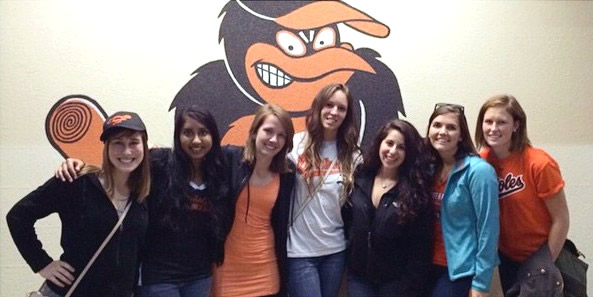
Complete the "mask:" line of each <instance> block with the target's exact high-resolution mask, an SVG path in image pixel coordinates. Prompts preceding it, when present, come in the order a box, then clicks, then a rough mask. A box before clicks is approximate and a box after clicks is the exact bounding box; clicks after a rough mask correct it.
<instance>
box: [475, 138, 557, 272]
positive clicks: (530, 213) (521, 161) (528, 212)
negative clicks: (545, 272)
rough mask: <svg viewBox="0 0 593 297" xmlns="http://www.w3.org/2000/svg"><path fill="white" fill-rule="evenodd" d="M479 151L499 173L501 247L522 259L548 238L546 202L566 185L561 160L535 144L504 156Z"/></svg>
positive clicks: (506, 252)
mask: <svg viewBox="0 0 593 297" xmlns="http://www.w3.org/2000/svg"><path fill="white" fill-rule="evenodd" d="M480 155H481V156H482V158H484V159H486V160H487V161H488V163H490V164H491V165H492V166H493V167H494V169H495V170H496V174H497V175H498V192H499V196H498V197H499V200H498V201H499V207H500V244H499V249H500V251H501V252H502V253H503V254H504V255H505V256H507V257H509V258H510V259H512V260H513V261H518V262H523V261H525V260H526V259H527V258H528V257H529V256H530V255H531V254H533V253H534V252H535V251H537V250H538V249H539V247H540V246H541V245H542V244H544V243H545V242H547V240H548V235H549V233H550V227H551V225H552V220H551V218H550V214H549V212H548V209H547V208H546V204H545V202H546V200H548V199H550V198H552V197H553V196H554V195H555V194H557V193H558V192H560V191H561V190H562V189H563V188H564V180H563V179H562V175H561V174H560V168H559V166H558V163H556V161H555V160H554V159H552V157H550V156H549V155H548V154H547V153H546V152H544V151H543V150H541V149H537V148H533V147H527V148H525V149H524V150H523V151H520V152H513V153H512V154H511V155H509V156H508V157H507V158H505V159H504V160H499V159H498V158H497V157H496V155H495V154H494V152H492V151H491V150H490V149H485V150H483V151H482V152H481V153H480Z"/></svg>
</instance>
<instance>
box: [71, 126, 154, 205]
mask: <svg viewBox="0 0 593 297" xmlns="http://www.w3.org/2000/svg"><path fill="white" fill-rule="evenodd" d="M119 130H120V131H116V132H114V133H111V134H110V135H109V138H107V140H106V141H105V142H104V144H103V163H102V165H101V167H98V166H94V165H86V166H85V167H84V168H83V169H82V170H81V171H80V175H85V174H89V173H95V174H97V175H98V176H100V177H101V178H102V179H103V181H104V185H103V186H104V187H105V191H106V192H107V194H108V195H109V196H110V197H113V194H114V191H115V188H114V186H113V184H114V182H113V174H112V172H113V164H112V163H111V161H110V160H109V142H110V141H111V140H112V139H114V138H117V137H122V136H131V135H133V134H135V133H140V134H141V136H142V147H143V149H144V156H143V158H142V162H141V163H140V165H139V166H138V167H137V168H136V169H134V171H132V173H131V174H130V176H129V177H128V181H127V185H128V187H129V188H130V190H131V192H130V196H131V197H134V196H135V197H136V201H138V203H141V202H142V201H144V199H146V197H147V196H148V193H149V192H150V182H151V181H150V156H149V152H148V136H147V134H146V132H138V131H134V130H130V129H125V128H121V129H119Z"/></svg>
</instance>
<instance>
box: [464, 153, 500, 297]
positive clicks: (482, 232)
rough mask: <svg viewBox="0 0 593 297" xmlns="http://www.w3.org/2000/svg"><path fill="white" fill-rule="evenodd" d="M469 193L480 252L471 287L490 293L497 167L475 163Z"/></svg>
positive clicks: (496, 228)
mask: <svg viewBox="0 0 593 297" xmlns="http://www.w3.org/2000/svg"><path fill="white" fill-rule="evenodd" d="M472 167H473V168H472V169H471V175H470V182H469V187H470V189H469V190H470V194H471V199H472V202H473V207H474V211H475V214H476V232H477V238H478V243H477V253H476V256H475V257H476V261H475V263H476V264H475V269H474V270H475V275H474V278H473V281H472V288H474V289H476V290H478V291H483V292H488V291H489V290H490V283H491V281H492V274H493V272H494V268H495V267H496V266H497V265H498V263H499V260H498V254H497V248H498V235H499V228H500V227H499V221H498V219H499V210H498V180H497V178H496V172H495V171H494V168H492V166H490V165H489V164H488V163H487V162H485V161H483V160H480V161H478V162H476V163H474V164H472Z"/></svg>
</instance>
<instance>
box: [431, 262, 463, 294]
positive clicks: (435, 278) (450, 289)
mask: <svg viewBox="0 0 593 297" xmlns="http://www.w3.org/2000/svg"><path fill="white" fill-rule="evenodd" d="M472 280H473V276H466V277H462V278H458V279H456V280H454V281H452V280H450V279H449V271H447V267H443V266H438V265H433V266H432V283H433V284H434V285H433V287H432V292H431V294H430V296H431V297H460V296H462V297H465V296H468V295H469V291H470V290H471V287H472Z"/></svg>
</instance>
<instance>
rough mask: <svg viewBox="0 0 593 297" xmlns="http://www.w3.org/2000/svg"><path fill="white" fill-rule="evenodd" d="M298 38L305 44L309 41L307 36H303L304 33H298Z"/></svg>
mask: <svg viewBox="0 0 593 297" xmlns="http://www.w3.org/2000/svg"><path fill="white" fill-rule="evenodd" d="M299 36H300V37H301V38H302V39H303V40H304V41H305V43H309V42H310V41H309V40H308V39H307V36H305V32H303V31H299Z"/></svg>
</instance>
